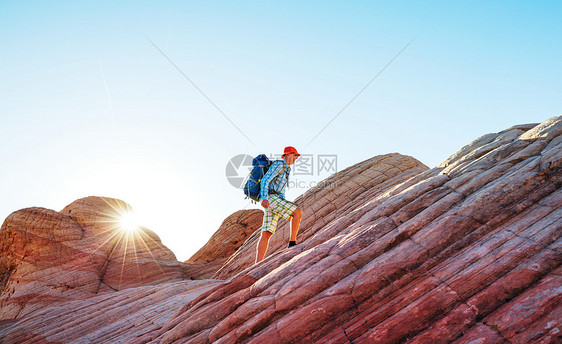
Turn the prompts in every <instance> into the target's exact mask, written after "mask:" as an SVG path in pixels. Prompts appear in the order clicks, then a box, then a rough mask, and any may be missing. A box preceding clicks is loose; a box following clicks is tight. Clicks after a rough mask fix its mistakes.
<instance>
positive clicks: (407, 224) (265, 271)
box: [130, 117, 562, 344]
mask: <svg viewBox="0 0 562 344" xmlns="http://www.w3.org/2000/svg"><path fill="white" fill-rule="evenodd" d="M561 134H562V117H556V118H552V119H550V120H548V121H545V122H544V123H542V124H540V125H523V126H517V127H513V128H510V129H508V130H505V131H503V132H500V133H498V134H490V135H486V136H483V137H481V138H480V139H478V140H476V141H474V142H472V143H471V144H470V145H468V146H466V147H464V148H463V149H461V150H460V151H459V152H458V153H456V154H455V155H453V156H452V157H451V158H450V159H448V160H447V161H446V162H444V163H443V164H442V165H440V166H439V167H437V168H434V169H432V170H428V171H425V172H421V173H419V174H417V175H414V176H413V177H411V178H410V179H408V180H406V181H403V182H402V181H400V182H398V183H396V184H393V185H388V186H384V182H385V180H382V184H383V186H381V184H379V183H371V181H372V180H373V179H376V178H381V176H380V175H379V174H374V175H371V176H370V178H369V177H367V176H366V177H365V178H364V179H362V178H361V179H360V178H358V180H355V181H354V180H353V178H354V177H355V176H357V174H358V173H359V172H360V171H361V170H362V169H363V168H365V167H361V168H359V169H357V168H351V169H350V170H348V171H343V172H341V173H340V174H339V175H337V176H334V179H337V178H341V179H342V180H345V182H343V185H346V187H347V189H345V188H344V189H340V190H339V191H336V192H334V193H328V192H327V191H326V190H323V189H315V190H311V192H309V193H307V194H306V195H304V196H303V197H301V198H300V199H298V200H297V203H300V204H301V205H303V207H304V208H305V209H310V210H309V212H308V214H307V215H308V217H309V218H311V217H312V218H313V219H312V220H309V222H308V224H305V225H304V229H305V230H306V229H307V228H308V230H307V231H305V232H303V236H302V237H301V238H300V241H301V242H302V243H301V244H300V245H298V246H297V247H294V248H291V249H283V248H282V246H279V245H277V246H278V247H274V249H273V254H272V255H271V256H269V258H267V259H266V260H265V261H264V262H263V263H262V264H259V265H255V266H251V267H248V268H247V269H246V270H244V271H241V272H239V273H238V274H237V275H235V276H233V277H232V278H231V279H230V280H228V281H227V283H225V284H224V285H221V286H220V287H217V288H215V289H214V290H212V291H209V292H207V293H206V294H204V295H202V296H200V297H199V298H197V299H196V300H194V301H192V302H190V303H188V304H187V305H186V306H185V307H184V308H183V309H182V310H180V311H179V312H178V313H177V314H176V315H175V317H174V318H173V319H172V320H171V321H170V322H169V323H168V324H166V325H165V326H164V327H162V328H161V329H160V330H159V331H157V332H152V333H150V334H147V335H145V336H143V337H141V338H137V339H133V340H131V341H130V343H172V342H176V343H210V342H213V343H355V344H358V343H401V342H406V341H408V342H412V343H450V342H456V343H466V342H470V341H472V340H476V342H482V343H483V342H485V343H504V342H512V343H531V342H537V343H538V342H541V343H556V342H560V340H561V337H560V326H561V325H562V324H561V319H562V317H561V316H560V315H561V312H562V304H561V302H560V301H561V298H562V289H561V287H560V286H561V285H562V276H561V272H562V270H561V268H560V262H561V261H562V239H561V238H560V236H561V235H562V207H561V205H562V190H561V188H560V187H561V185H562V135H561ZM389 158H390V156H387V157H383V158H378V159H389ZM404 159H407V158H404ZM378 162H381V161H380V160H379V161H378ZM366 166H369V165H368V164H366ZM371 167H372V166H371ZM393 167H396V166H393ZM367 169H369V167H367ZM389 170H392V168H389ZM352 171H353V172H352ZM407 171H408V170H407V169H405V170H402V171H401V173H407ZM398 174H399V173H398ZM359 175H360V174H359ZM386 177H388V176H386ZM373 188H375V189H378V190H376V191H373ZM346 197H347V199H348V200H347V202H344V201H343V200H344V199H345V198H346ZM334 201H335V202H336V203H334ZM316 202H318V203H320V202H321V203H320V204H321V205H320V204H318V203H316ZM339 202H341V203H339ZM283 235H285V233H284V234H282V235H281V236H283ZM281 236H280V237H281ZM285 237H286V235H285ZM253 246H254V243H253V242H252V240H250V241H249V242H247V243H245V244H244V245H243V247H242V248H241V249H242V250H246V252H245V254H244V255H240V254H235V255H234V256H233V257H232V258H231V261H230V262H228V263H227V264H226V265H225V267H223V269H221V271H219V273H218V274H217V276H221V274H225V275H228V274H229V273H230V272H233V273H236V272H237V269H236V267H237V266H240V265H242V266H246V265H248V264H247V259H248V258H247V256H252V255H251V253H252V247H253ZM274 246H275V245H274Z"/></svg>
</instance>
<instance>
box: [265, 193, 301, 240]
mask: <svg viewBox="0 0 562 344" xmlns="http://www.w3.org/2000/svg"><path fill="white" fill-rule="evenodd" d="M296 209H297V206H296V204H294V203H291V202H289V201H287V200H286V199H283V198H281V197H279V196H277V195H269V207H268V208H267V209H265V210H264V211H265V214H264V215H263V225H262V226H261V231H262V232H265V231H268V232H270V233H271V234H275V228H276V227H277V221H279V218H280V217H283V218H284V219H286V220H289V219H290V218H291V215H293V212H294V211H295V210H296Z"/></svg>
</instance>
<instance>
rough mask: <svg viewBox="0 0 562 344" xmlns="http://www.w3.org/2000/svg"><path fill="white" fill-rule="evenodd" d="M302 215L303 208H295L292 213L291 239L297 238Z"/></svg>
mask: <svg viewBox="0 0 562 344" xmlns="http://www.w3.org/2000/svg"><path fill="white" fill-rule="evenodd" d="M301 217H302V210H300V208H297V209H295V211H294V212H293V214H292V215H291V236H290V239H289V241H296V240H297V233H298V232H299V226H300V224H301Z"/></svg>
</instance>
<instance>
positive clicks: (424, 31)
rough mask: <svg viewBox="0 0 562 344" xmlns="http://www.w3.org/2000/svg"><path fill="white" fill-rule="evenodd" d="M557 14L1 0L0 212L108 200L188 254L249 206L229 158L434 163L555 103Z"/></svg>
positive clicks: (509, 6) (544, 8)
mask: <svg viewBox="0 0 562 344" xmlns="http://www.w3.org/2000/svg"><path fill="white" fill-rule="evenodd" d="M561 17H562V5H561V2H559V1H538V2H534V1H393V2H389V1H353V2H351V1H345V2H344V1H340V2H335V1H307V2H303V1H282V2H276V3H273V2H268V3H267V4H265V3H263V2H261V1H260V2H258V1H242V2H232V1H174V2H171V1H134V2H133V1H130V2H127V1H119V2H114V1H95V2H93V1H92V2H90V3H88V2H86V1H78V2H76V1H53V2H44V1H2V2H1V3H0V23H1V25H0V41H1V42H2V52H1V54H0V116H1V117H0V164H1V165H0V166H1V168H0V192H1V195H2V196H1V197H0V217H1V218H2V219H3V218H5V217H6V216H7V215H8V214H9V213H10V212H12V211H15V210H17V209H20V208H24V207H30V206H41V207H46V208H51V209H55V210H60V209H62V208H63V207H64V206H65V205H67V204H68V203H70V202H72V201H74V200H75V199H78V198H81V197H85V196H88V195H98V196H108V197H115V198H119V199H122V200H124V201H126V202H128V203H130V204H131V205H132V206H133V207H134V208H135V210H136V212H137V214H138V215H139V217H140V218H141V219H142V220H141V222H142V224H143V225H146V226H147V227H149V228H151V229H152V230H154V231H155V232H157V233H158V234H159V235H160V237H161V238H162V240H163V242H164V244H166V245H167V246H168V247H170V248H171V249H172V250H173V251H174V252H175V253H176V255H177V257H178V259H180V260H184V259H187V258H189V256H190V255H191V254H193V253H194V252H195V251H196V250H197V249H198V248H199V247H200V246H201V245H202V244H203V243H204V242H206V240H207V239H208V238H209V237H210V236H211V235H212V233H213V232H214V231H215V230H216V229H217V228H218V226H219V225H220V223H221V222H222V220H223V219H224V218H225V217H226V216H228V215H229V214H230V213H232V212H234V211H236V210H238V209H242V208H244V207H247V206H248V202H247V201H246V200H244V197H243V195H242V194H241V192H240V190H237V189H235V188H234V187H232V186H231V185H230V184H229V183H228V181H227V179H226V177H225V168H226V165H227V163H228V161H229V160H230V159H231V158H232V157H234V156H236V155H238V154H250V155H256V154H258V153H262V152H263V153H277V152H280V151H281V150H282V149H283V147H285V146H287V145H293V146H295V147H297V149H299V150H300V151H301V152H302V153H305V154H312V155H313V156H315V157H316V156H317V155H319V154H334V155H337V163H338V170H342V169H343V168H345V167H347V166H350V165H352V164H354V163H357V162H359V161H362V160H364V159H367V158H370V157H372V156H375V155H379V154H386V153H391V152H399V153H402V154H406V155H411V156H413V157H415V158H417V159H419V160H420V161H422V162H423V163H425V164H426V165H428V166H430V167H434V166H436V165H438V164H439V163H440V162H442V161H443V160H445V159H446V158H447V157H448V156H449V155H451V154H452V153H454V152H455V151H457V150H458V149H460V148H461V147H462V146H463V145H465V144H467V143H469V142H470V141H472V140H474V139H476V138H477V137H479V136H481V135H483V134H486V133H489V132H497V131H500V130H503V129H506V128H507V127H510V126H512V125H515V124H522V123H532V122H541V121H543V120H545V119H547V118H549V117H552V116H555V115H559V114H560V113H561V108H562V107H561V105H562V104H561V103H562V67H561V62H560V61H561V56H562V42H561V41H562V39H561V37H562V29H561V25H560V18H561ZM412 39H413V42H412V43H411V44H410V45H409V46H408V47H407V48H406V49H405V50H404V51H403V52H402V53H401V54H400V55H399V56H398V57H397V58H396V59H395V60H394V61H393V62H392V63H391V64H390V65H389V66H388V67H387V68H386V69H385V70H384V71H383V72H382V73H381V74H380V75H379V76H378V77H377V78H376V79H375V80H374V81H373V82H372V84H371V85H370V86H369V87H368V88H367V89H365V90H364V91H363V93H362V94H361V95H360V96H359V97H357V98H356V99H355V101H353V102H352V103H351V104H350V105H349V106H348V107H347V108H346V109H345V111H343V112H342V113H341V114H340V115H339V116H338V117H337V118H336V119H335V120H334V121H333V122H332V123H331V124H330V125H329V126H328V127H327V128H326V130H324V131H323V132H322V133H321V134H320V135H319V136H318V137H317V138H316V139H315V140H314V142H312V144H310V145H308V143H309V142H310V140H311V139H312V138H313V137H314V136H315V135H316V134H318V132H320V130H321V129H322V128H323V127H324V126H325V125H326V124H327V123H328V122H329V121H330V120H331V119H333V118H334V116H336V114H338V112H340V111H341V110H342V109H343V108H344V106H345V105H346V104H347V103H348V102H349V101H350V100H351V99H352V98H353V97H354V96H355V95H357V93H358V92H359V91H360V90H361V89H362V88H363V87H364V86H365V85H366V84H367V83H368V82H369V81H370V80H372V78H373V77H374V76H375V75H377V73H379V72H380V71H381V70H382V69H383V67H385V65H387V64H388V63H389V61H391V60H392V59H393V58H394V57H395V56H396V55H397V54H398V52H399V51H400V50H401V49H403V48H404V47H405V46H406V45H407V44H408V42H410V41H411V40H412ZM149 40H151V41H152V42H154V43H155V44H156V45H157V46H158V47H159V48H160V49H161V50H162V51H163V52H164V53H165V54H166V55H167V56H168V58H169V59H170V60H172V61H173V63H175V64H176V66H177V67H178V68H180V69H181V70H182V71H183V73H185V75H186V76H188V77H189V78H190V79H191V80H192V81H193V82H194V83H195V84H196V85H197V87H199V88H200V89H201V90H202V91H203V92H204V93H205V94H206V95H207V96H208V97H209V99H211V100H212V101H213V103H214V104H215V105H216V106H217V107H219V108H220V109H221V110H222V111H223V113H224V114H225V115H226V116H227V117H228V118H230V120H232V121H233V122H234V123H235V124H236V125H237V126H238V127H239V128H240V130H241V131H242V132H243V133H244V134H245V135H246V136H248V138H250V140H251V141H252V142H253V143H254V144H255V145H254V144H252V143H250V142H249V141H248V140H247V139H246V138H245V137H244V136H243V135H242V134H241V133H240V132H239V131H238V130H237V129H236V128H235V127H234V126H233V125H232V124H231V123H230V122H229V121H227V120H226V119H225V117H224V116H223V115H222V114H221V113H220V112H219V111H218V110H217V109H216V108H215V107H214V106H213V105H211V104H210V103H209V101H208V100H207V99H205V97H203V95H201V93H199V92H198V91H197V89H196V88H195V87H194V86H193V85H192V84H190V83H189V81H188V80H186V78H185V77H184V76H183V75H182V74H181V73H180V72H179V71H178V70H177V69H176V68H175V67H174V66H173V65H172V64H171V63H170V62H169V61H168V60H167V59H166V58H165V57H164V56H163V55H162V54H161V53H160V52H159V51H158V50H157V49H156V48H155V47H154V46H153V45H152V44H151V43H150V41H149ZM321 177H322V178H323V176H318V175H316V176H313V177H309V179H307V182H309V181H311V180H312V181H319V180H318V179H319V178H321ZM315 178H316V179H315ZM304 191H306V188H304V187H303V188H300V187H298V188H293V189H291V190H289V192H288V196H289V199H294V198H295V197H297V196H298V195H300V194H302V193H303V192H304Z"/></svg>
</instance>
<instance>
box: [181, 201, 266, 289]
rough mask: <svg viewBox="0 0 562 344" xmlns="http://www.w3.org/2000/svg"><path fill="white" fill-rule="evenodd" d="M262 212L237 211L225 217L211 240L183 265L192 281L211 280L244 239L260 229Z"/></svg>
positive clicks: (253, 210)
mask: <svg viewBox="0 0 562 344" xmlns="http://www.w3.org/2000/svg"><path fill="white" fill-rule="evenodd" d="M262 221H263V211H261V210H258V209H252V210H239V211H237V212H235V213H234V214H232V215H230V216H229V217H227V218H226V219H225V220H224V221H223V223H222V224H221V226H220V227H219V229H218V230H217V231H216V232H215V234H213V236H212V237H211V239H209V241H208V242H207V243H206V244H205V245H204V246H203V247H202V248H201V249H200V250H199V251H197V252H196V253H195V254H194V255H193V256H192V257H191V258H189V259H188V260H187V261H186V262H185V264H186V267H185V269H184V271H185V272H186V274H187V275H189V276H190V277H191V278H193V279H200V278H211V277H212V276H213V275H214V274H215V273H216V272H217V270H219V269H220V268H221V267H222V266H223V264H224V263H225V262H226V261H227V260H228V259H229V257H230V256H232V255H233V254H234V253H235V252H236V251H237V250H238V249H239V248H240V246H242V244H243V243H244V242H245V241H246V239H247V238H248V237H249V236H250V235H252V234H253V233H255V232H256V230H257V229H259V228H260V227H261V224H262Z"/></svg>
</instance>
